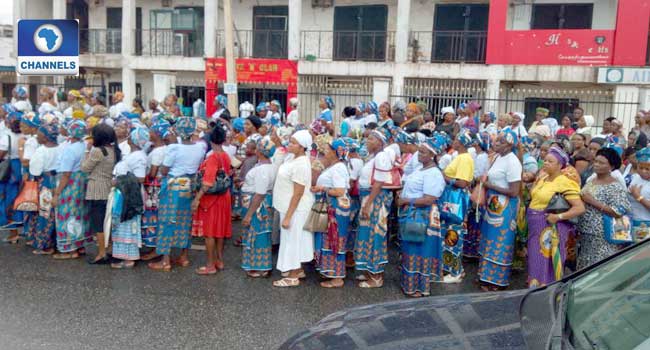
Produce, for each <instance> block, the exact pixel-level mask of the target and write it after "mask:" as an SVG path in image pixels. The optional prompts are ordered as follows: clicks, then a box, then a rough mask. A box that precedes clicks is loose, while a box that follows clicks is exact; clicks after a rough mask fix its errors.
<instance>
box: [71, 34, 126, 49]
mask: <svg viewBox="0 0 650 350" xmlns="http://www.w3.org/2000/svg"><path fill="white" fill-rule="evenodd" d="M79 52H80V53H81V54H84V53H91V54H105V53H111V54H113V53H114V54H119V53H121V52H122V30H120V29H79Z"/></svg>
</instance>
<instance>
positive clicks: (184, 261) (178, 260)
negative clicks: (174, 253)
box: [171, 258, 190, 267]
mask: <svg viewBox="0 0 650 350" xmlns="http://www.w3.org/2000/svg"><path fill="white" fill-rule="evenodd" d="M171 263H172V265H176V266H180V267H188V266H190V259H187V258H185V259H181V258H176V259H171Z"/></svg>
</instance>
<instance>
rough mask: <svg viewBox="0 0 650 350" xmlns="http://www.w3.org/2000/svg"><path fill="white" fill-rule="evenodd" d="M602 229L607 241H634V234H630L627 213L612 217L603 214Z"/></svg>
mask: <svg viewBox="0 0 650 350" xmlns="http://www.w3.org/2000/svg"><path fill="white" fill-rule="evenodd" d="M603 229H604V230H605V240H606V241H607V242H608V243H611V244H631V243H634V236H633V235H632V222H631V220H630V218H629V217H628V216H627V215H623V216H621V217H620V218H614V217H611V216H609V215H606V214H603Z"/></svg>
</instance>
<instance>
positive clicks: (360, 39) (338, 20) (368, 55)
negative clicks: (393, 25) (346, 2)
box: [333, 5, 388, 61]
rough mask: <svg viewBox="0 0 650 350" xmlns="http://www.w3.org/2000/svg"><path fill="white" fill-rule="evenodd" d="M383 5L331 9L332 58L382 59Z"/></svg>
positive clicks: (385, 37)
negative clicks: (332, 17) (332, 12)
mask: <svg viewBox="0 0 650 350" xmlns="http://www.w3.org/2000/svg"><path fill="white" fill-rule="evenodd" d="M387 18H388V7H387V6H386V5H369V6H337V7H335V8H334V56H333V57H334V59H335V60H361V61H383V60H385V59H386V39H387V33H386V21H387Z"/></svg>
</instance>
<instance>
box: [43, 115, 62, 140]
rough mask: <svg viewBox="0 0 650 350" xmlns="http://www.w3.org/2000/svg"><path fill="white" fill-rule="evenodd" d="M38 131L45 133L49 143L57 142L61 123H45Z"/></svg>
mask: <svg viewBox="0 0 650 350" xmlns="http://www.w3.org/2000/svg"><path fill="white" fill-rule="evenodd" d="M38 131H40V132H41V133H43V135H45V138H46V139H47V140H48V141H50V142H56V139H57V137H58V136H59V123H58V122H57V121H56V120H55V121H53V122H51V123H43V124H42V125H41V126H39V127H38Z"/></svg>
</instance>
